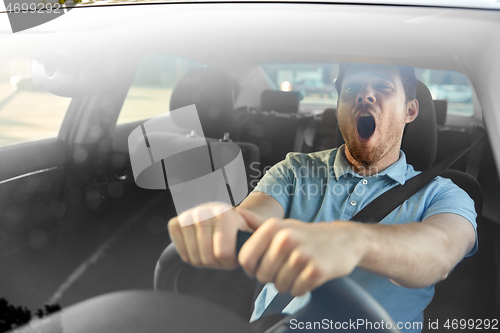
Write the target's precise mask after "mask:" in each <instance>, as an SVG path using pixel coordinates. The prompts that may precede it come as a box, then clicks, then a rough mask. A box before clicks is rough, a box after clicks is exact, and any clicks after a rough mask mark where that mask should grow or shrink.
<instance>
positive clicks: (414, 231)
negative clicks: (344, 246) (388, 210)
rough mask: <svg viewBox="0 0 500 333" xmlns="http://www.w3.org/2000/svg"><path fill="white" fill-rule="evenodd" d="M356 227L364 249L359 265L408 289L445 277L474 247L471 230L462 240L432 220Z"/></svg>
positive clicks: (426, 284) (466, 232) (359, 225)
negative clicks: (434, 223) (429, 221)
mask: <svg viewBox="0 0 500 333" xmlns="http://www.w3.org/2000/svg"><path fill="white" fill-rule="evenodd" d="M445 218H446V216H445ZM466 222H467V221H466ZM467 223H468V222H467ZM353 227H354V228H356V229H357V230H356V232H358V233H359V235H360V237H359V238H358V241H359V242H360V243H359V244H362V246H363V248H364V249H365V251H364V255H363V256H362V258H361V260H360V262H359V263H358V266H359V267H361V268H364V269H366V270H368V271H371V272H373V273H376V274H379V275H382V276H385V277H388V278H390V279H391V280H393V281H394V282H395V283H397V284H399V285H401V286H403V287H407V288H422V287H425V286H428V285H430V284H432V283H435V282H438V281H440V280H443V279H444V278H446V276H447V274H448V273H449V272H450V271H451V270H452V269H453V267H454V266H455V265H456V264H457V263H458V262H459V261H460V260H461V259H462V257H463V256H464V255H465V254H466V253H467V251H468V250H470V248H471V246H472V245H471V244H470V235H469V234H468V233H469V232H470V230H465V232H464V234H465V235H464V236H463V237H464V239H467V241H464V242H460V239H461V238H460V237H462V236H461V235H458V236H457V238H458V241H457V239H454V238H453V237H451V235H450V234H449V233H447V232H446V230H444V229H443V228H441V227H440V226H436V225H433V224H429V223H422V222H418V223H407V224H398V225H382V224H358V223H354V224H353ZM463 228H467V226H465V227H463Z"/></svg>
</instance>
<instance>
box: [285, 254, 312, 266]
mask: <svg viewBox="0 0 500 333" xmlns="http://www.w3.org/2000/svg"><path fill="white" fill-rule="evenodd" d="M308 261H309V256H308V255H307V254H306V253H304V252H301V251H294V252H293V253H292V254H291V255H290V259H289V265H290V267H292V268H300V267H302V266H304V265H305V264H306V263H307V262H308Z"/></svg>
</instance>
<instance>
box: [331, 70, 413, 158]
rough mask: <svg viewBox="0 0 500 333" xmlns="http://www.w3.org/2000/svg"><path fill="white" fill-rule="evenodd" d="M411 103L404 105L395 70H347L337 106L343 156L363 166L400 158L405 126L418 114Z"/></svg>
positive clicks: (397, 73) (398, 77)
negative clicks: (347, 154) (347, 156)
mask: <svg viewBox="0 0 500 333" xmlns="http://www.w3.org/2000/svg"><path fill="white" fill-rule="evenodd" d="M412 102H416V101H415V100H414V101H410V102H409V103H406V96H405V91H404V88H403V84H402V82H401V78H400V74H399V69H398V68H397V67H395V66H373V65H352V66H350V67H349V68H348V69H347V71H346V73H345V75H344V79H343V82H342V90H341V92H340V95H339V100H338V104H337V118H338V124H339V128H340V131H341V132H342V136H343V137H344V141H345V142H346V149H347V150H348V152H346V153H349V154H350V155H351V156H352V157H353V158H354V159H355V160H356V161H357V162H358V164H360V165H363V166H372V165H376V164H377V162H379V161H381V160H382V159H384V158H386V157H389V156H392V157H394V156H396V154H397V156H399V149H400V146H401V139H402V136H403V129H404V125H405V124H406V123H409V122H411V121H413V119H414V118H415V117H416V116H417V114H418V104H417V110H416V114H415V110H413V109H414V108H413V107H412V106H411V105H410V103H412Z"/></svg>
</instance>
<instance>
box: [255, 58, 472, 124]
mask: <svg viewBox="0 0 500 333" xmlns="http://www.w3.org/2000/svg"><path fill="white" fill-rule="evenodd" d="M262 67H263V68H264V71H265V72H266V73H267V75H268V76H269V78H270V79H271V81H272V82H273V83H274V85H275V87H274V88H275V89H278V90H282V91H298V92H300V93H301V94H302V97H303V99H302V100H301V102H300V105H301V107H300V110H301V111H306V112H307V111H313V112H315V111H321V112H322V111H323V110H324V108H327V107H336V103H337V90H335V84H334V82H335V79H336V77H337V74H338V64H335V63H331V64H328V63H272V64H265V65H263V66H262ZM415 74H416V76H417V79H419V80H420V81H422V82H424V83H425V84H426V85H427V87H429V90H430V92H431V94H432V98H433V99H441V100H446V101H448V106H447V114H448V115H454V116H464V117H470V116H472V115H474V108H473V104H472V88H471V85H470V84H469V81H468V80H467V77H466V76H465V75H463V74H461V73H458V72H455V71H443V70H434V69H422V68H416V69H415Z"/></svg>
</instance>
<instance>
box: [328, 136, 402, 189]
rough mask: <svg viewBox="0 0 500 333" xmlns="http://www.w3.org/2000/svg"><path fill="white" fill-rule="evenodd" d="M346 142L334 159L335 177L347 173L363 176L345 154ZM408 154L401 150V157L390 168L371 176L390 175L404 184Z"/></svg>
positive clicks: (337, 178)
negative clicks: (354, 168) (352, 166)
mask: <svg viewBox="0 0 500 333" xmlns="http://www.w3.org/2000/svg"><path fill="white" fill-rule="evenodd" d="M344 149H345V144H344V145H342V146H340V147H339V149H337V154H336V155H335V160H334V161H333V172H334V174H335V179H336V180H337V181H338V180H339V178H340V177H341V176H343V175H345V174H347V173H349V174H351V175H353V176H354V177H358V178H362V177H361V176H360V175H358V174H357V173H355V172H354V171H353V170H352V168H351V166H350V164H349V162H348V161H347V159H346V157H345V155H344ZM406 167H407V164H406V155H405V153H404V152H403V151H402V150H400V152H399V159H398V160H397V161H396V162H394V163H393V164H392V165H390V166H389V167H388V168H386V169H384V170H383V171H381V172H380V173H378V174H375V175H373V176H371V177H380V176H388V177H389V178H391V179H393V180H394V181H397V182H398V183H400V184H401V185H403V184H404V183H405V181H406Z"/></svg>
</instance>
